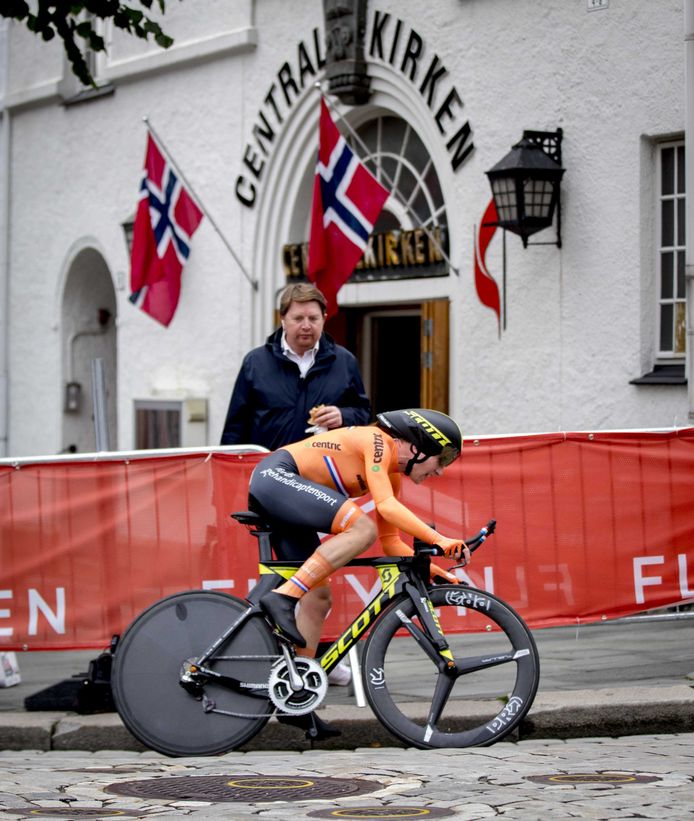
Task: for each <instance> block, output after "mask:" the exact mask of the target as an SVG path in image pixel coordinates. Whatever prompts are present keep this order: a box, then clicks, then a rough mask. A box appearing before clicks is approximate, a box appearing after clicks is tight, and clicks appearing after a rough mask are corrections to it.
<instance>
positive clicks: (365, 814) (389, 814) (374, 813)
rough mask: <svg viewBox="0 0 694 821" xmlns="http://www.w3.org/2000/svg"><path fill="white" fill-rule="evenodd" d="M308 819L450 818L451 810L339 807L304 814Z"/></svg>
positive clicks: (385, 806)
mask: <svg viewBox="0 0 694 821" xmlns="http://www.w3.org/2000/svg"><path fill="white" fill-rule="evenodd" d="M306 814H307V815H308V816H309V817H310V818H400V819H402V818H450V816H451V815H455V813H454V812H453V810H447V809H441V808H439V807H395V806H392V805H390V806H389V805H384V806H382V807H352V808H351V809H345V808H344V807H339V808H337V809H334V810H313V812H309V813H306Z"/></svg>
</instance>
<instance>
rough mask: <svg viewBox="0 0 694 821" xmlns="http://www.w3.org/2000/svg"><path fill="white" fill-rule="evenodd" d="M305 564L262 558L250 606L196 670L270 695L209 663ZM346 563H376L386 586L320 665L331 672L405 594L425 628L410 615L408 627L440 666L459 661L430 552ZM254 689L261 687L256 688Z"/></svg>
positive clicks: (193, 669)
mask: <svg viewBox="0 0 694 821" xmlns="http://www.w3.org/2000/svg"><path fill="white" fill-rule="evenodd" d="M301 564H302V562H300V561H298V562H286V561H273V560H270V561H262V560H261V561H260V563H259V572H260V581H259V583H258V584H257V585H256V586H255V587H254V588H253V590H252V591H251V593H250V594H249V595H248V598H247V600H248V602H249V607H248V610H246V611H245V612H244V613H243V614H242V615H241V616H240V618H238V619H237V620H236V621H235V622H233V623H232V624H231V625H229V627H228V628H227V629H226V630H225V631H224V632H223V633H222V635H221V636H219V638H217V639H216V640H215V641H214V643H213V644H212V645H210V646H209V647H208V648H207V649H206V650H205V652H204V653H203V654H202V655H201V656H199V657H198V659H197V660H196V661H195V662H193V663H192V665H191V672H193V673H199V674H201V675H203V676H211V677H212V678H214V679H216V680H217V681H218V682H219V683H220V684H224V685H226V686H229V687H231V688H232V689H237V690H242V691H243V692H245V693H246V694H249V695H254V694H257V695H258V696H261V695H263V696H264V695H266V693H263V692H262V691H261V688H259V687H255V688H253V689H250V688H249V687H248V685H246V684H245V683H244V682H241V681H239V680H237V679H235V678H232V677H230V676H222V675H221V674H219V673H216V672H215V671H214V670H210V669H209V668H208V667H206V666H205V665H206V664H207V662H209V661H210V659H211V658H212V657H213V656H214V654H215V652H216V651H217V649H219V647H221V646H222V645H223V644H224V642H225V641H226V640H227V639H228V638H229V637H230V636H231V635H233V633H234V632H236V631H237V630H238V629H240V628H241V627H242V626H243V624H245V622H246V621H247V620H248V619H249V618H252V617H253V616H261V615H262V612H263V611H262V610H261V608H260V605H259V604H258V602H259V600H260V599H261V598H262V596H264V595H265V594H266V593H267V592H269V591H270V590H273V589H274V588H276V587H278V586H279V585H280V584H281V583H282V582H283V581H285V580H286V579H289V578H290V577H291V576H292V575H293V574H294V573H295V572H296V571H297V570H298V568H299V567H300V566H301ZM345 566H346V567H373V568H375V569H376V571H377V572H378V574H379V576H380V579H381V591H380V592H379V593H377V594H376V595H375V596H374V597H373V598H372V599H371V600H370V601H369V602H368V604H367V605H366V606H365V607H364V609H363V610H362V611H361V613H359V615H358V616H357V617H356V618H355V619H354V620H353V621H352V623H351V624H350V625H349V626H348V627H347V628H346V629H345V630H344V631H343V632H342V634H341V635H340V636H339V637H338V638H337V639H336V640H335V641H334V642H333V643H332V644H331V645H330V647H329V648H328V649H327V650H326V651H325V653H324V654H323V655H322V656H321V658H320V659H319V662H320V665H321V667H322V668H323V670H324V671H325V673H326V674H328V673H329V672H330V671H331V670H332V669H333V668H334V667H335V666H336V665H337V664H338V663H339V662H340V660H341V659H342V658H344V657H345V656H346V655H347V653H348V652H349V650H350V648H351V647H352V646H353V645H354V644H355V642H357V641H358V640H359V639H360V638H361V637H362V636H363V635H365V634H366V633H367V632H368V630H369V629H370V628H371V627H372V626H373V624H374V623H375V621H376V620H377V619H378V618H379V616H380V614H381V613H382V612H383V611H384V609H385V608H386V606H387V605H388V604H389V603H390V602H391V601H393V600H395V599H396V598H397V597H398V596H400V595H403V594H404V595H407V596H408V597H409V598H410V599H411V600H412V602H413V604H414V606H415V609H416V611H417V614H418V616H419V619H420V622H421V624H422V625H423V626H424V628H425V631H424V632H423V631H422V630H420V629H419V628H418V627H416V626H415V625H414V624H412V622H411V621H410V620H409V619H406V620H403V628H405V629H406V630H408V631H409V632H410V633H411V634H412V636H413V637H414V638H415V640H416V641H418V642H419V643H420V644H421V645H422V646H423V648H424V649H425V652H427V654H428V655H429V656H430V657H431V658H432V660H433V661H434V662H435V663H436V664H437V665H438V666H439V667H440V669H451V668H454V667H455V662H454V660H453V656H452V654H451V652H450V650H449V648H448V642H447V640H446V637H445V635H444V633H443V631H442V629H441V625H440V623H439V620H438V617H437V616H436V612H435V610H434V607H433V605H432V603H431V600H430V598H429V595H428V592H427V586H426V583H425V581H424V579H428V578H429V557H428V556H427V555H426V554H425V553H421V554H417V555H415V556H398V557H393V558H388V557H376V558H372V559H353V560H352V561H351V562H349V563H348V564H347V565H345ZM254 690H255V691H256V692H255V693H254Z"/></svg>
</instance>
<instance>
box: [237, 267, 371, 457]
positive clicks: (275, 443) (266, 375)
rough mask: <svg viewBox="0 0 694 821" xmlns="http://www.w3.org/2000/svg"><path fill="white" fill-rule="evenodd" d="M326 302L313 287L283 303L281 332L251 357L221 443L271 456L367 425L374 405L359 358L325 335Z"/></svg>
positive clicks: (292, 291) (292, 290) (285, 296)
mask: <svg viewBox="0 0 694 821" xmlns="http://www.w3.org/2000/svg"><path fill="white" fill-rule="evenodd" d="M326 309H327V304H326V301H325V297H324V296H323V294H322V293H321V292H320V291H319V290H318V289H317V288H316V287H315V286H313V285H310V284H308V283H301V284H299V285H289V286H288V287H287V288H285V290H284V291H283V292H282V295H281V297H280V318H281V320H282V327H281V328H279V329H278V330H277V331H275V332H274V333H273V334H271V335H270V336H269V337H268V339H267V341H266V342H265V344H264V345H261V346H260V347H259V348H254V349H253V350H252V351H250V353H248V354H246V356H245V357H244V360H243V363H242V364H241V369H240V371H239V374H238V376H237V378H236V384H235V385H234V390H233V392H232V394H231V401H230V402H229V410H228V411H227V417H226V422H225V424H224V431H223V433H222V441H221V444H222V445H241V444H254V445H262V446H263V447H266V448H268V449H269V450H277V448H280V447H282V446H283V445H288V444H291V443H292V442H297V441H299V440H300V439H303V438H305V436H306V429H307V428H308V427H309V421H308V420H309V415H310V413H311V410H312V408H316V407H319V406H322V407H320V409H319V410H318V411H315V413H314V417H313V418H312V420H311V423H312V424H314V425H316V426H319V427H322V428H328V429H332V428H339V427H342V426H348V425H366V424H368V423H369V422H370V421H371V405H370V403H369V400H368V398H367V396H366V393H365V391H364V384H363V382H362V378H361V374H360V373H359V365H358V364H357V360H356V358H355V357H354V356H353V355H352V354H351V353H350V352H349V351H348V350H347V349H346V348H343V347H342V346H341V345H338V344H337V343H336V342H335V341H334V340H333V339H332V337H331V336H329V335H328V334H326V333H325V332H324V331H323V326H324V324H325V314H326Z"/></svg>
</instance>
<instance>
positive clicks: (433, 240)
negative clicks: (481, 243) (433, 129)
mask: <svg viewBox="0 0 694 821" xmlns="http://www.w3.org/2000/svg"><path fill="white" fill-rule="evenodd" d="M314 86H315V87H316V88H317V89H319V90H320V92H321V94H323V89H322V87H321V84H320V80H316V82H315V83H314ZM323 99H324V100H325V101H326V103H327V104H328V107H329V108H330V110H331V111H332V112H333V113H334V114H335V115H336V116H337V117H339V118H340V121H341V122H343V123H344V125H345V127H346V128H347V130H348V131H349V133H350V134H351V136H352V137H353V138H354V139H355V140H356V141H357V142H358V143H359V146H360V147H361V149H362V151H363V152H364V153H365V154H368V153H369V148H368V146H367V145H366V144H365V143H364V141H363V140H362V138H361V137H360V136H359V135H358V134H357V132H356V131H355V130H354V129H353V128H352V126H351V125H350V124H349V123H348V122H347V120H346V119H345V118H344V117H343V116H342V114H340V112H339V111H338V110H337V109H336V108H335V106H334V105H333V104H332V102H331V101H330V99H329V98H328V97H327V96H326V95H325V94H323ZM360 159H361V158H360ZM378 170H379V173H380V174H381V176H382V177H383V179H384V180H385V181H386V182H387V183H388V185H389V186H390V187H391V194H392V195H393V196H394V197H395V198H396V199H397V200H398V202H399V203H400V205H402V206H403V207H404V208H405V210H406V211H407V213H408V214H409V215H410V217H414V218H415V221H416V220H417V219H418V217H417V214H416V213H415V212H414V211H413V210H412V208H410V206H409V205H408V203H407V202H405V200H404V198H403V197H402V196H400V193H399V192H398V191H397V190H396V189H395V181H394V180H393V179H392V178H391V177H390V176H389V175H388V173H387V172H386V171H385V169H384V168H383V167H382V166H379V169H378ZM421 229H422V231H424V233H425V234H426V235H427V237H428V238H429V241H430V242H431V243H432V245H433V246H434V248H436V250H437V251H438V252H439V254H441V256H442V257H443V259H444V260H445V261H446V262H447V263H448V266H449V267H450V269H451V271H453V273H454V274H455V275H456V276H460V270H459V269H458V268H456V267H455V265H453V263H452V262H451V258H450V257H449V256H448V254H446V252H445V251H444V250H443V248H442V247H441V243H440V242H439V241H438V240H437V239H436V237H435V236H434V235H433V234H432V233H431V231H430V230H429V229H428V228H427V227H426V225H422V226H421Z"/></svg>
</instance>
